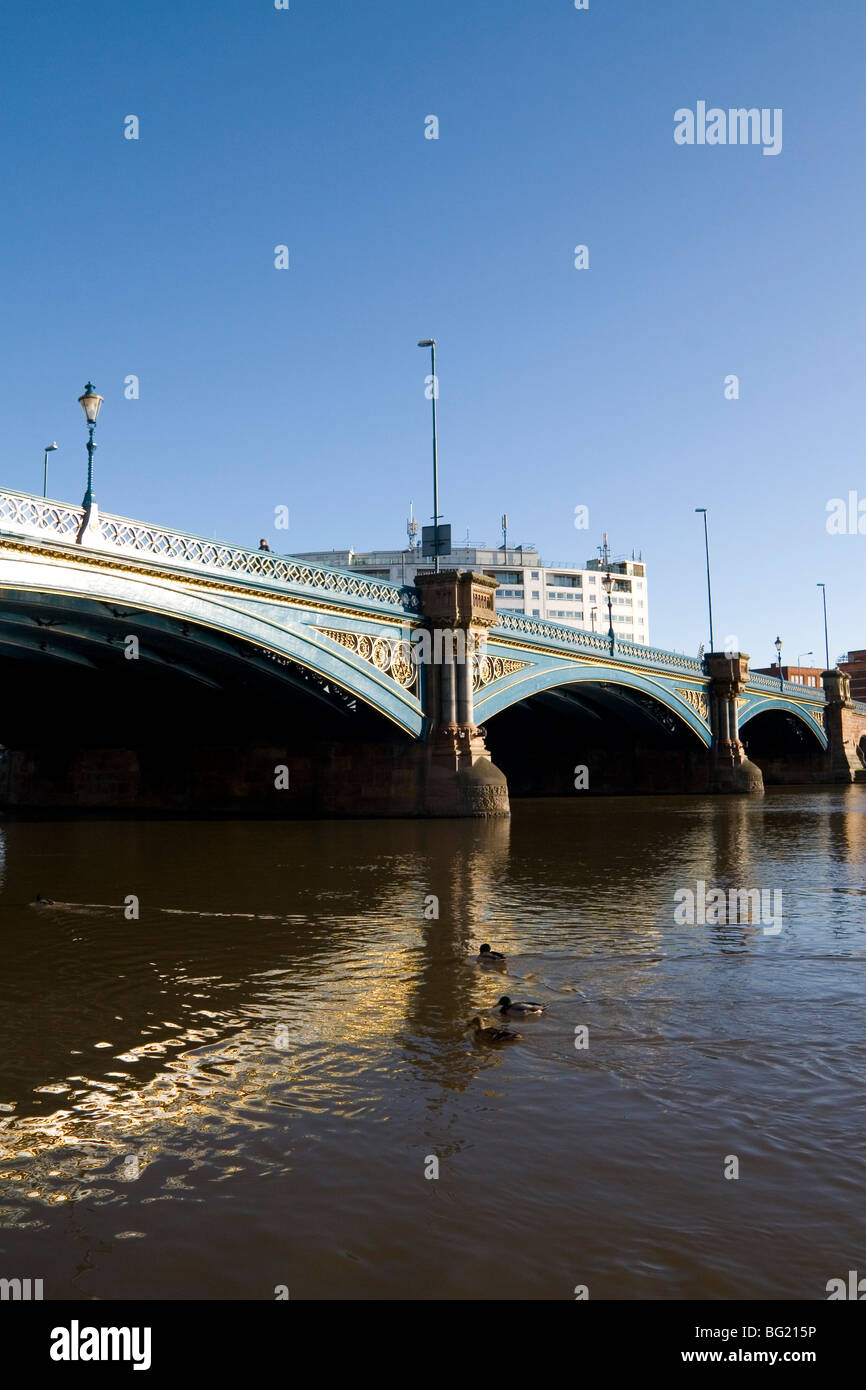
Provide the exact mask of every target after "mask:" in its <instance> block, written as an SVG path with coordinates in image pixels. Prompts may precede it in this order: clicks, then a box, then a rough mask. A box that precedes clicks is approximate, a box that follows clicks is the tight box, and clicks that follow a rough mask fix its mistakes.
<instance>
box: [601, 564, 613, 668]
mask: <svg viewBox="0 0 866 1390" xmlns="http://www.w3.org/2000/svg"><path fill="white" fill-rule="evenodd" d="M601 587H602V588H603V589H604V592H605V593H606V594H607V621H608V629H607V635H608V637H609V638H610V654H611V656H613V654H614V642H615V640H616V639H615V638H614V635H613V599H612V597H611V594H612V592H613V575H612V574H606V575H605V576H604V579H602V581H601Z"/></svg>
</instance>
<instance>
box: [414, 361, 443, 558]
mask: <svg viewBox="0 0 866 1390" xmlns="http://www.w3.org/2000/svg"><path fill="white" fill-rule="evenodd" d="M418 346H419V347H420V348H429V349H430V375H431V377H432V381H431V383H430V387H431V389H430V395H431V397H432V399H433V541H434V549H435V552H436V553H435V554H434V556H433V569H434V571H435V573H436V574H438V573H439V458H438V455H437V452H436V339H435V338H422V339H421V340H420V342H419V343H418Z"/></svg>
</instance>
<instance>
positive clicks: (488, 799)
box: [415, 570, 509, 816]
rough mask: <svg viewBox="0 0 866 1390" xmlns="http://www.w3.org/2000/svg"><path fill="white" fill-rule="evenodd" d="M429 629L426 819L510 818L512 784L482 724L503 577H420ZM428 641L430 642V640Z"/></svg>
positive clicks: (425, 635)
mask: <svg viewBox="0 0 866 1390" xmlns="http://www.w3.org/2000/svg"><path fill="white" fill-rule="evenodd" d="M415 583H416V585H417V586H418V588H419V590H420V592H421V612H422V615H423V617H424V618H425V619H426V624H427V631H426V632H422V634H421V639H422V642H424V646H425V648H426V650H423V651H422V653H421V656H422V660H421V662H420V669H421V671H422V675H423V680H422V691H423V695H422V698H423V702H424V712H425V714H426V716H427V720H428V726H429V727H428V735H427V741H426V767H425V790H424V801H425V813H426V814H427V815H430V816H507V815H508V814H509V804H508V783H507V781H506V778H505V774H504V773H503V772H501V771H500V769H499V768H498V767H495V766H494V764H493V762H492V761H491V758H490V753H489V752H488V749H487V746H486V744H485V741H484V731H483V729H481V728H479V726H478V725H477V724H476V723H475V692H474V682H475V669H476V663H477V661H478V659H479V654H480V653H483V649H484V646H485V645H486V641H487V629H488V628H489V627H490V626H491V625H492V624H493V623H494V622H495V621H496V612H495V609H494V606H493V595H494V593H495V591H496V589H497V588H498V587H499V586H498V584H497V581H496V580H495V579H492V578H490V577H489V576H488V575H485V574H478V573H477V572H475V571H472V570H440V571H439V572H438V573H434V572H432V571H430V570H427V571H421V572H420V573H419V574H418V575H417V576H416V579H415ZM425 639H429V640H427V641H425Z"/></svg>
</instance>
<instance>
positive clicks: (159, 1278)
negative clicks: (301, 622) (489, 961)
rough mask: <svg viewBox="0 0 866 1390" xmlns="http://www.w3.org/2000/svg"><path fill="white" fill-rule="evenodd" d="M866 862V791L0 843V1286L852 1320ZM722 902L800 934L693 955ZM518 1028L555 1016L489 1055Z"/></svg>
mask: <svg viewBox="0 0 866 1390" xmlns="http://www.w3.org/2000/svg"><path fill="white" fill-rule="evenodd" d="M864 860H866V795H864V792H863V790H862V789H861V788H859V787H851V788H839V789H816V790H811V789H801V790H779V791H771V792H769V793H768V794H767V795H766V796H765V797H763V798H754V799H747V798H724V797H715V798H710V797H669V798H668V797H652V798H649V797H648V798H611V799H593V800H587V799H581V797H580V796H579V795H578V794H576V795H575V797H574V799H572V800H565V799H563V800H553V799H551V800H536V801H518V802H515V803H514V805H513V815H512V817H511V820H510V822H506V821H499V822H496V821H491V822H486V823H485V822H481V821H477V822H472V821H358V822H351V821H336V822H326V821H319V822H315V823H307V822H160V821H125V822H123V821H121V822H113V823H112V822H94V821H80V822H52V823H40V824H36V823H12V822H5V823H2V824H0V931H2V943H3V956H2V974H0V1005H2V1007H0V1276H3V1277H32V1278H42V1279H43V1280H44V1293H45V1297H46V1298H83V1299H86V1298H102V1299H105V1298H121V1299H134V1298H169V1299H182V1298H218V1299H227V1298H244V1299H273V1298H274V1297H275V1296H279V1295H283V1296H285V1294H288V1295H289V1296H290V1297H291V1298H292V1299H310V1298H315V1299H368V1298H380V1299H424V1298H429V1299H440V1298H457V1299H518V1298H552V1299H573V1298H574V1297H575V1289H585V1290H586V1291H587V1292H588V1294H589V1297H590V1298H592V1299H596V1298H599V1299H604V1298H625V1299H646V1298H650V1299H677V1298H704V1299H738V1298H783V1299H787V1298H806V1299H810V1298H816V1299H821V1298H825V1297H826V1293H825V1287H826V1284H827V1281H828V1280H829V1279H831V1278H834V1277H845V1276H846V1275H847V1271H848V1270H849V1269H851V1268H858V1267H859V1268H861V1269H864V1270H866V1265H864V1259H866V1251H864V1209H863V1171H864V1169H863V1165H864V1158H866V1153H864V1147H866V1145H864V1134H866V1123H864V1120H866V1116H864V1078H866V1030H864V1026H863V1023H864V1000H863V994H864V984H866V875H864ZM698 883H704V884H705V885H706V889H707V891H709V890H710V889H711V888H713V887H721V888H722V889H723V890H724V891H725V892H728V891H729V890H730V888H732V887H733V888H736V889H741V888H742V889H751V888H758V889H764V890H772V891H776V890H778V891H779V892H781V894H782V897H781V898H780V899H779V900H778V901H779V902H780V903H781V904H782V915H781V917H780V921H779V924H778V925H779V930H775V929H774V928H771V929H770V930H767V929H766V923H764V924H762V923H761V922H749V921H742V920H741V921H732V922H725V921H722V922H704V921H701V920H698V921H696V922H694V924H692V923H689V922H682V921H681V916H680V917H678V914H677V909H676V902H677V901H678V900H677V898H676V896H675V895H676V894H677V893H678V892H681V891H682V890H683V889H695V887H696V885H697V884H698ZM37 893H39V894H42V895H43V896H45V897H50V898H52V899H54V900H55V905H54V906H42V907H34V906H30V905H29V904H30V903H31V901H32V900H33V899H34V898H35V897H36V895H37ZM437 912H438V916H436V913H437ZM425 914H426V915H425ZM484 941H487V942H490V943H491V944H492V945H493V946H494V948H495V949H498V950H501V951H504V952H506V953H507V961H508V963H507V971H506V972H505V973H502V974H499V973H494V972H489V971H483V970H481V969H480V968H479V967H478V966H477V965H476V964H475V963H474V956H475V953H476V952H477V949H478V946H479V944H480V943H481V942H484ZM503 993H507V994H509V995H510V996H511V997H512V998H517V999H519V998H529V999H535V1000H539V1001H540V1002H542V1003H543V1004H544V1005H545V1007H546V1013H545V1014H544V1016H543V1017H541V1018H538V1019H529V1020H527V1021H525V1022H520V1023H517V1024H512V1025H511V1026H513V1027H517V1028H519V1030H520V1031H521V1033H522V1034H523V1037H522V1039H521V1040H520V1041H518V1042H516V1043H512V1044H510V1045H507V1046H505V1047H499V1048H496V1047H484V1046H481V1045H478V1044H477V1043H475V1042H474V1041H473V1040H472V1036H471V1034H470V1033H469V1032H467V1031H466V1028H465V1025H466V1024H467V1023H468V1021H469V1019H470V1018H471V1017H472V1016H473V1014H475V1013H477V1012H479V1011H482V1010H483V1011H485V1017H486V1019H487V1021H491V1022H492V1021H493V1018H494V1012H493V1006H494V1005H495V1002H496V1000H497V999H498V998H499V996H500V995H501V994H503ZM437 1168H438V1176H433V1174H434V1173H435V1172H436V1170H437ZM858 1262H859V1264H858Z"/></svg>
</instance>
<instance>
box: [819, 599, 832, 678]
mask: <svg viewBox="0 0 866 1390" xmlns="http://www.w3.org/2000/svg"><path fill="white" fill-rule="evenodd" d="M816 588H818V589H820V590H821V593H822V594H823V596H824V659H825V661H826V663H827V664H826V666H825V667H824V670H825V671H829V670H830V637H829V635H828V632H827V585H826V584H818V585H816Z"/></svg>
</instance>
